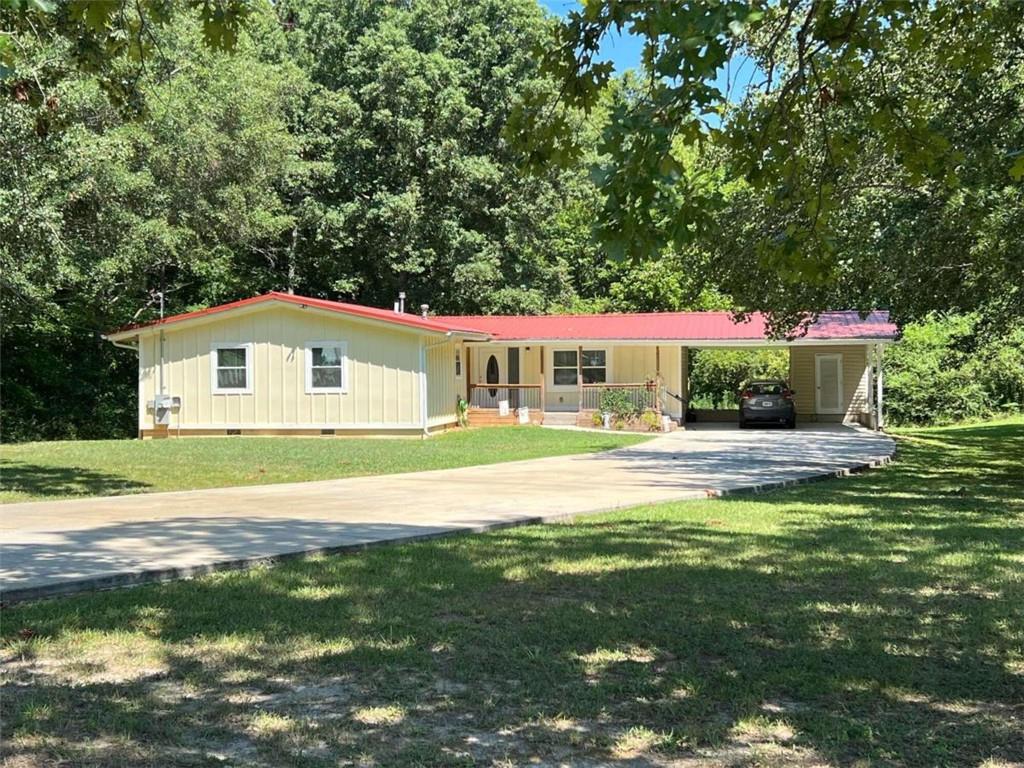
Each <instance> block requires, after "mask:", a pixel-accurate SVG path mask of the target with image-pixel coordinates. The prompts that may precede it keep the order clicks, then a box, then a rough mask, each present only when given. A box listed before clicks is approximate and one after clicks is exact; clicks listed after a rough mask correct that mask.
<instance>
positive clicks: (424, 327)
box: [103, 294, 490, 343]
mask: <svg viewBox="0 0 1024 768" xmlns="http://www.w3.org/2000/svg"><path fill="white" fill-rule="evenodd" d="M272 307H283V308H287V309H292V310H296V311H307V312H311V313H313V314H317V315H320V316H322V317H331V318H335V319H337V318H339V317H341V318H344V319H345V320H347V321H351V322H354V323H357V324H366V325H371V326H376V327H378V328H388V329H390V330H394V331H399V332H408V333H413V334H417V335H423V336H428V337H436V338H441V337H449V338H461V339H466V340H472V341H485V340H487V339H489V338H490V335H489V334H486V333H483V332H480V331H475V330H473V329H470V328H454V327H449V326H445V325H441V324H439V323H433V322H431V321H429V320H421V319H420V318H419V317H417V316H415V315H404V314H398V313H395V317H393V318H392V317H387V316H381V315H379V314H377V313H375V314H374V315H368V314H362V313H360V312H358V311H352V310H349V309H338V308H331V307H329V306H324V305H320V304H318V302H317V301H316V300H308V301H304V300H303V299H302V298H301V297H290V296H289V297H283V296H279V295H276V294H271V295H264V296H257V297H254V298H253V299H246V300H243V301H240V302H234V303H232V304H227V305H222V306H220V307H210V308H209V309H205V310H198V311H196V312H191V313H187V314H185V315H179V316H176V317H170V318H167V319H166V320H164V321H160V320H157V321H155V322H152V323H146V324H144V325H138V326H129V327H126V328H121V329H118V330H116V331H112V332H110V333H107V334H104V336H103V338H105V339H107V340H108V341H111V342H115V343H116V342H121V341H127V340H132V339H136V340H138V339H143V338H147V337H149V336H154V335H157V334H159V333H160V332H161V331H168V330H174V331H178V330H184V329H187V328H193V327H196V326H199V325H205V324H207V323H211V322H216V321H218V320H221V319H223V318H225V317H240V316H244V315H248V314H252V313H255V312H262V311H264V310H266V309H270V308H272Z"/></svg>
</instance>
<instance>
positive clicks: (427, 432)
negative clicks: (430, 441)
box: [420, 331, 452, 437]
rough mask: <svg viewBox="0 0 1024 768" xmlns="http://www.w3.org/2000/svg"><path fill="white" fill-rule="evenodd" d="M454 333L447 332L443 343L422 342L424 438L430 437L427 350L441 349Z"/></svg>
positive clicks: (421, 373) (422, 417) (421, 387)
mask: <svg viewBox="0 0 1024 768" xmlns="http://www.w3.org/2000/svg"><path fill="white" fill-rule="evenodd" d="M451 338H452V332H451V331H447V332H446V333H445V334H444V338H443V339H441V341H435V342H434V343H433V344H424V343H423V342H422V341H421V342H420V427H421V429H422V430H423V437H430V430H429V429H428V428H427V350H430V349H433V348H434V347H440V346H442V345H443V344H447V343H448V342H449V341H451Z"/></svg>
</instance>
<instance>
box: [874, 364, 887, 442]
mask: <svg viewBox="0 0 1024 768" xmlns="http://www.w3.org/2000/svg"><path fill="white" fill-rule="evenodd" d="M875 349H876V350H877V351H876V354H877V356H878V362H877V366H878V370H877V372H876V374H875V407H876V408H878V427H877V428H878V429H883V428H884V427H885V417H884V415H883V414H884V411H883V409H882V389H883V387H882V378H883V377H882V351H883V350H884V349H885V347H884V346H882V345H881V344H876V345H875Z"/></svg>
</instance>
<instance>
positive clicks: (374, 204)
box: [287, 0, 591, 312]
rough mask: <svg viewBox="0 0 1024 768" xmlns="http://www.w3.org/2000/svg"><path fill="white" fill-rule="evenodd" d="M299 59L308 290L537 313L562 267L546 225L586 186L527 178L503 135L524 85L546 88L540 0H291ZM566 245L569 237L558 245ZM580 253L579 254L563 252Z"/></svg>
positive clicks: (301, 269) (574, 180)
mask: <svg viewBox="0 0 1024 768" xmlns="http://www.w3.org/2000/svg"><path fill="white" fill-rule="evenodd" d="M287 13H288V16H289V18H290V19H292V21H293V31H292V32H291V33H290V34H291V41H292V47H293V50H294V55H295V57H296V60H298V61H306V62H309V67H310V75H311V77H312V78H313V80H314V81H315V83H316V84H317V86H318V91H317V93H316V95H315V97H314V98H313V99H311V101H310V107H309V111H308V113H307V115H306V125H307V126H308V128H310V129H312V131H313V132H314V133H315V134H316V135H317V136H319V137H320V139H318V141H317V142H316V143H315V146H311V150H312V154H311V156H310V159H314V160H316V161H317V162H320V163H323V164H324V165H325V167H327V168H329V169H330V171H329V172H328V173H327V174H325V175H324V176H323V177H322V178H320V179H318V183H317V184H316V185H315V187H314V188H313V189H311V191H310V195H309V197H308V198H307V204H308V206H309V216H308V217H307V219H306V221H307V225H306V226H305V227H304V228H303V229H302V231H301V233H300V245H299V247H298V250H297V253H298V262H299V266H298V270H297V275H298V279H297V282H296V284H295V287H296V288H297V289H298V290H300V291H302V292H307V293H315V294H322V295H329V296H339V295H340V296H344V297H348V298H352V299H356V300H359V301H363V302H367V303H371V304H377V305H382V304H383V305H387V304H388V303H390V302H391V301H392V300H393V298H394V296H395V295H396V293H397V291H399V290H405V291H406V292H407V293H409V294H410V296H413V297H415V300H417V301H425V302H428V303H430V304H431V305H432V306H434V307H436V308H437V309H439V310H444V311H512V312H514V311H542V310H543V309H544V308H545V306H546V305H547V304H548V303H549V302H550V301H551V299H552V298H553V297H562V294H564V292H565V288H564V285H565V283H566V278H567V275H568V270H571V269H572V266H571V265H570V264H569V263H568V261H559V259H558V258H557V257H554V258H553V257H552V256H551V255H550V252H549V245H548V243H549V241H548V235H547V233H552V232H553V231H554V230H555V229H557V227H558V225H557V224H555V223H554V222H555V221H556V220H558V219H559V218H560V217H563V216H564V215H563V213H562V211H563V210H566V209H568V208H571V207H572V206H574V205H576V204H577V203H578V202H579V201H583V200H585V199H586V198H587V196H588V195H590V194H591V191H590V182H589V180H588V179H587V177H586V175H585V171H583V170H582V169H579V168H575V169H567V170H566V169H553V170H552V171H551V172H550V173H543V174H538V175H534V176H524V175H522V174H521V173H520V171H519V169H518V168H517V165H516V156H515V153H514V151H513V149H512V148H511V147H509V146H508V144H507V142H506V141H505V140H504V138H503V129H504V126H505V124H506V122H507V120H508V116H509V114H510V113H511V112H512V111H513V110H514V109H515V107H516V105H517V103H518V102H519V100H520V99H521V98H522V97H523V94H525V93H532V92H550V91H551V90H552V88H553V84H552V83H551V82H550V81H549V80H546V79H544V78H542V77H541V76H540V75H539V74H538V71H537V65H536V60H535V59H534V57H533V56H532V53H531V52H532V49H533V48H534V47H535V46H537V45H539V44H540V43H541V42H542V41H543V39H544V36H545V34H546V33H547V31H548V28H549V26H550V21H548V20H547V19H546V18H545V17H544V15H543V13H542V12H541V10H540V9H539V7H538V6H537V5H536V3H535V2H533V1H532V0H515V1H514V2H505V1H499V0H480V1H479V2H473V3H462V2H440V3H413V4H408V5H384V4H368V3H364V2H358V1H355V0H353V1H351V2H342V3H336V2H330V3H326V2H318V1H314V0H310V1H309V2H294V3H292V4H291V5H289V6H288V9H287ZM563 242H564V241H563ZM563 256H564V258H565V259H571V258H572V256H571V255H570V254H563Z"/></svg>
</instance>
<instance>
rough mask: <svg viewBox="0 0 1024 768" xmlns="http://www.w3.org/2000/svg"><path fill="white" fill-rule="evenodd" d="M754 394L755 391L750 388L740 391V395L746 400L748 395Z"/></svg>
mask: <svg viewBox="0 0 1024 768" xmlns="http://www.w3.org/2000/svg"><path fill="white" fill-rule="evenodd" d="M753 396H754V393H753V392H751V391H750V390H749V389H744V390H743V392H741V393H740V397H742V398H743V399H744V400H746V399H747V398H748V397H753Z"/></svg>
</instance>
